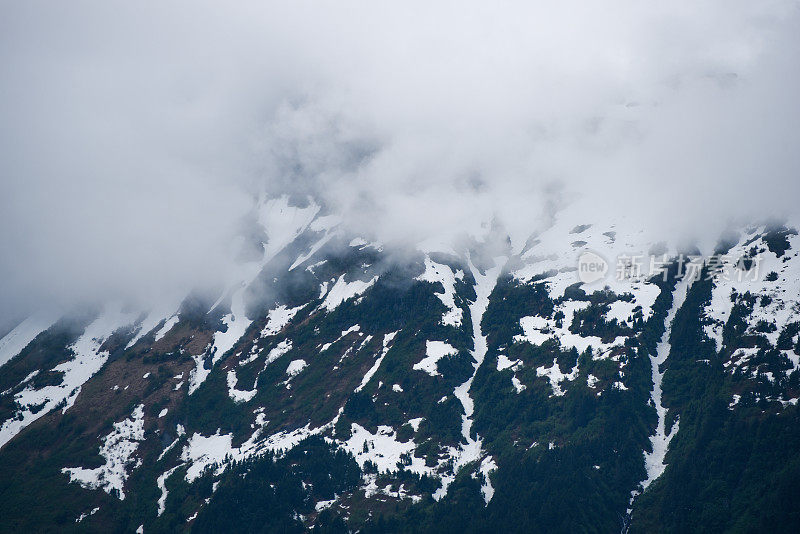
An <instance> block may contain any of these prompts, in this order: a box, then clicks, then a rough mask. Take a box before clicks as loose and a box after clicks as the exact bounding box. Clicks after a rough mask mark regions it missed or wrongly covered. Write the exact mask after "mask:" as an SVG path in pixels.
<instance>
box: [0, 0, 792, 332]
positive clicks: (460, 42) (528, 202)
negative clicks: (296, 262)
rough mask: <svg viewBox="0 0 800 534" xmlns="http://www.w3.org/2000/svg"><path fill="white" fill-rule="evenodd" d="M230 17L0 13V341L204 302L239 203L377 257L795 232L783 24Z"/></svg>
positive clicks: (684, 15)
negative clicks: (659, 223) (423, 243)
mask: <svg viewBox="0 0 800 534" xmlns="http://www.w3.org/2000/svg"><path fill="white" fill-rule="evenodd" d="M235 4H236V5H233V6H232V5H229V3H223V2H218V3H211V2H196V1H195V2H188V1H187V2H172V1H164V2H149V3H144V4H142V3H133V2H109V1H99V0H98V1H95V2H81V1H70V2H38V1H29V0H26V1H24V2H10V1H0V322H2V321H3V320H8V318H9V317H11V316H13V315H16V314H17V313H18V312H19V310H27V309H29V308H31V307H36V306H38V305H40V304H41V303H43V302H47V301H48V300H51V299H53V300H55V301H58V302H67V303H69V302H74V301H77V300H79V299H81V298H84V297H86V298H89V299H92V298H96V297H97V296H102V298H105V297H112V296H114V297H115V296H129V295H131V294H135V295H139V296H141V297H142V298H143V299H145V300H146V299H148V298H150V297H151V296H155V295H159V294H162V293H163V292H164V291H165V290H166V289H167V288H176V287H180V288H181V289H182V288H185V287H190V286H194V285H197V284H205V283H209V282H210V281H212V280H217V279H220V278H221V276H220V273H222V272H224V270H225V269H226V268H227V261H228V250H229V244H230V240H231V236H233V235H234V234H235V233H236V232H237V231H238V230H239V228H240V227H239V224H240V221H241V216H242V215H243V214H244V213H246V212H247V210H248V209H249V208H250V207H251V206H252V203H253V199H254V198H255V196H256V195H257V194H258V193H259V191H261V190H262V189H267V190H269V191H271V192H273V193H276V194H277V193H280V192H283V191H289V192H293V193H301V194H311V195H314V196H315V197H317V198H319V199H320V200H321V201H323V202H325V203H326V204H328V205H329V206H331V208H332V209H334V210H337V211H341V212H342V213H345V214H347V217H346V224H347V225H349V226H350V227H351V228H352V230H353V231H366V230H370V231H373V232H375V233H376V234H377V237H379V238H381V239H385V240H389V239H405V240H411V241H415V240H421V239H424V238H425V237H427V236H428V235H429V234H430V233H432V232H442V231H443V229H444V231H450V232H456V231H460V230H461V229H464V228H469V227H471V226H472V225H474V224H475V223H476V221H478V222H480V221H481V220H485V219H488V218H491V217H495V218H497V220H499V221H501V222H502V223H503V224H504V225H505V226H506V227H507V228H509V230H510V231H513V232H517V233H519V232H523V233H524V232H527V231H529V230H534V229H536V228H537V225H541V224H542V221H543V220H544V219H545V215H546V213H547V205H548V203H550V202H552V201H554V200H555V201H561V200H563V199H564V198H570V197H571V195H572V194H583V195H585V196H589V197H591V198H593V199H596V202H595V205H596V207H597V209H626V210H630V211H631V212H632V213H636V214H641V217H642V221H643V224H653V221H656V220H664V219H665V218H668V217H670V216H673V217H674V215H675V213H680V219H681V221H682V222H683V224H684V226H685V227H687V228H690V229H691V230H692V231H695V232H698V233H703V232H710V231H717V230H718V229H719V226H720V221H724V220H726V219H728V218H730V217H733V216H736V215H744V216H746V217H753V218H756V217H764V216H771V215H777V214H785V215H789V216H796V215H797V213H798V211H799V209H798V208H797V203H798V199H800V178H799V177H798V169H800V165H798V163H800V161H799V159H800V155H799V154H800V143H799V142H798V133H797V132H798V127H797V125H798V124H800V120H799V119H800V106H798V103H797V95H798V94H800V25H799V24H798V23H799V22H800V7H798V5H799V4H798V2H797V1H784V0H775V1H771V0H770V1H760V2H753V1H752V0H699V1H698V0H694V1H690V2H689V1H686V2H684V1H674V2H665V3H661V4H663V5H657V4H654V3H645V2H640V1H633V0H630V1H628V0H621V1H620V0H614V1H610V2H602V3H601V2H591V1H584V2H574V1H562V2H558V3H553V2H547V3H545V2H537V3H531V2H481V3H478V2H464V1H459V2H455V1H453V2H440V3H431V2H415V1H403V2H372V1H363V2H353V1H349V0H344V1H337V2H332V1H330V2H327V1H319V2H306V1H291V2H289V1H287V2H281V3H279V2H269V1H267V2H253V3H248V2H237V3H235ZM431 4H436V5H431ZM554 4H558V5H554Z"/></svg>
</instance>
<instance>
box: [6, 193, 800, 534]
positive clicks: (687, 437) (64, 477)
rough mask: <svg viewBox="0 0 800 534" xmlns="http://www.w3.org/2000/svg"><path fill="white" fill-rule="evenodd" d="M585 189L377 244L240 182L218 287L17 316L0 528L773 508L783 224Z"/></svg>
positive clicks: (431, 526)
mask: <svg viewBox="0 0 800 534" xmlns="http://www.w3.org/2000/svg"><path fill="white" fill-rule="evenodd" d="M595 211H596V210H595ZM586 213H590V212H587V211H585V210H581V209H580V208H579V207H578V206H574V207H570V208H566V209H563V210H561V211H559V212H558V213H556V215H555V216H554V218H553V221H552V222H551V223H550V224H549V225H548V227H547V228H546V229H545V230H544V231H541V232H537V233H534V234H533V235H530V236H523V237H522V238H520V237H519V236H510V235H507V234H508V233H507V231H506V230H505V229H504V228H503V227H502V225H501V224H499V223H497V222H494V223H493V222H491V221H489V222H487V223H486V224H485V225H484V226H483V228H482V231H481V232H479V233H477V234H475V233H473V234H472V235H464V236H463V237H462V238H460V239H456V240H449V241H446V240H428V241H426V242H423V243H420V244H417V245H415V246H395V245H394V244H387V243H380V242H376V241H375V240H374V239H372V238H370V237H368V236H358V235H349V234H348V232H347V230H346V229H345V228H344V226H343V225H342V224H341V222H340V219H339V218H338V217H337V216H336V215H335V214H333V213H329V212H327V211H326V209H325V208H323V207H322V206H320V205H318V204H316V203H315V202H314V201H313V200H310V199H308V200H302V201H299V202H298V201H295V200H292V199H289V198H288V197H280V198H272V199H267V198H264V199H262V200H261V201H260V202H259V205H258V208H257V210H256V212H255V214H254V217H253V218H252V219H253V221H254V222H253V226H252V227H251V228H250V229H248V232H246V233H245V234H243V236H242V238H241V240H240V241H239V242H238V243H236V244H235V245H236V248H237V255H238V258H239V260H240V261H239V263H238V265H239V267H238V269H237V270H236V272H233V273H228V276H227V277H226V279H225V280H221V287H220V289H219V290H218V291H216V292H215V291H210V290H208V289H204V290H198V291H196V292H195V293H192V294H190V295H184V296H181V297H180V298H178V299H174V300H173V301H170V299H168V298H165V299H164V300H165V302H160V303H158V304H157V305H155V304H154V305H153V307H152V309H146V310H141V309H137V308H136V307H132V306H131V305H130V304H127V303H120V302H109V303H104V304H103V305H97V306H85V307H83V308H79V309H78V308H76V309H73V310H68V311H67V312H64V311H63V310H62V311H61V312H59V313H48V312H46V311H44V312H41V313H38V314H35V315H33V316H31V317H29V318H26V319H25V320H24V321H22V322H21V323H20V324H19V325H17V326H16V327H14V328H13V329H11V330H10V331H9V332H8V333H7V334H6V335H5V336H4V337H3V338H2V339H1V340H0V422H1V423H0V531H3V532H11V531H20V530H21V531H23V532H34V531H54V530H58V531H71V530H78V531H98V532H108V531H126V532H164V531H196V532H219V531H231V530H232V531H242V532H250V531H253V532H302V531H305V530H313V531H314V532H346V531H359V532H365V533H369V532H432V531H435V532H486V531H488V530H499V531H501V532H538V531H547V532H575V531H584V532H609V531H615V532H616V531H623V532H686V531H714V532H717V531H736V532H749V531H765V530H779V531H791V530H794V529H796V525H798V524H800V484H797V482H798V480H800V447H798V443H800V420H799V416H798V406H797V402H798V398H799V397H800V372H799V371H800V255H799V254H800V238H798V234H797V231H796V230H795V229H794V228H793V227H791V226H785V225H783V224H775V223H765V224H755V225H753V226H750V227H748V226H743V227H741V228H734V229H731V230H730V231H729V232H728V233H726V234H725V235H723V236H720V238H719V239H718V240H716V241H715V242H713V243H711V244H703V243H698V244H695V245H690V246H680V244H677V243H670V242H669V241H668V240H667V241H665V240H663V239H659V236H658V235H656V234H652V235H651V233H649V232H647V231H645V230H644V229H643V228H641V225H638V224H637V223H636V221H630V220H626V219H625V218H624V217H621V216H620V217H614V216H607V217H605V218H603V217H589V216H587V215H586ZM589 278H592V280H589ZM594 278H597V279H596V280H595V279H594Z"/></svg>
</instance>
